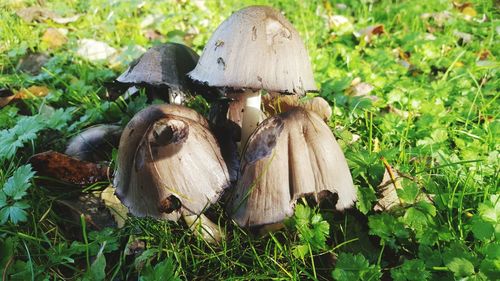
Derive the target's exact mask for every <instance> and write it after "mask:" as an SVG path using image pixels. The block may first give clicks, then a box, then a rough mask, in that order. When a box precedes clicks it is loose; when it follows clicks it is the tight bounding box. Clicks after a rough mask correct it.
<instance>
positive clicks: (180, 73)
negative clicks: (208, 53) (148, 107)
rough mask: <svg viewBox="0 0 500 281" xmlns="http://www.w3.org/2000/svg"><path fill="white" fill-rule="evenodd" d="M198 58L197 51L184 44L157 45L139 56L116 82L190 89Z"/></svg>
mask: <svg viewBox="0 0 500 281" xmlns="http://www.w3.org/2000/svg"><path fill="white" fill-rule="evenodd" d="M198 58H199V56H198V54H196V53H195V51H193V50H192V49H191V48H189V47H187V46H184V45H182V44H177V43H166V44H161V45H157V46H154V47H152V48H150V49H149V50H147V51H146V53H144V54H143V55H142V56H141V57H139V58H138V59H136V60H135V61H134V62H133V63H132V64H131V65H130V67H129V68H128V69H127V70H126V71H125V72H124V73H123V74H122V75H120V76H119V77H118V78H117V79H116V81H118V82H120V83H124V84H130V85H140V86H155V87H169V88H172V89H173V90H179V91H189V90H190V88H191V82H190V81H189V78H188V77H187V73H188V72H189V71H191V70H193V69H194V67H195V66H196V62H197V61H198Z"/></svg>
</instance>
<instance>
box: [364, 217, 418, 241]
mask: <svg viewBox="0 0 500 281" xmlns="http://www.w3.org/2000/svg"><path fill="white" fill-rule="evenodd" d="M368 226H369V227H370V234H372V235H377V236H379V237H380V238H382V241H384V242H386V243H387V244H388V245H389V246H390V247H391V248H396V238H408V237H409V235H410V234H409V232H408V230H407V229H406V228H405V226H404V224H403V223H401V222H399V221H398V220H396V218H394V217H393V216H391V215H389V214H386V213H383V214H378V215H373V216H370V217H368Z"/></svg>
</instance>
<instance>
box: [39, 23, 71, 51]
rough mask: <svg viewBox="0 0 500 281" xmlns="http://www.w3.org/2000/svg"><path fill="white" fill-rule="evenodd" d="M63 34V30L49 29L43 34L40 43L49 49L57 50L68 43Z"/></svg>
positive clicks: (65, 31) (64, 31)
mask: <svg viewBox="0 0 500 281" xmlns="http://www.w3.org/2000/svg"><path fill="white" fill-rule="evenodd" d="M65 33H67V30H65V29H60V28H53V27H49V28H48V29H47V30H46V31H45V32H44V33H43V36H42V42H43V43H45V44H47V46H48V47H49V48H50V49H57V48H59V47H61V46H62V45H64V44H65V43H66V42H67V41H68V38H66V35H65Z"/></svg>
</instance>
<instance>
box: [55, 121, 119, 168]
mask: <svg viewBox="0 0 500 281" xmlns="http://www.w3.org/2000/svg"><path fill="white" fill-rule="evenodd" d="M121 133H122V128H121V127H120V126H116V125H107V124H102V125H96V126H92V127H89V128H87V129H85V130H83V131H82V132H81V133H79V134H78V135H76V136H74V137H73V138H72V139H71V140H70V142H69V144H68V147H67V148H66V151H65V152H64V153H65V154H67V155H69V156H72V157H75V158H76V159H79V160H82V161H90V162H99V161H109V160H111V151H112V150H113V148H115V147H118V144H119V142H120V136H121Z"/></svg>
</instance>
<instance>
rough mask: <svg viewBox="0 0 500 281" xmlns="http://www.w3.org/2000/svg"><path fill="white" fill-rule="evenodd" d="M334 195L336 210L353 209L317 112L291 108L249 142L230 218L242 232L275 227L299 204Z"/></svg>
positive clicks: (346, 179) (347, 178)
mask: <svg viewBox="0 0 500 281" xmlns="http://www.w3.org/2000/svg"><path fill="white" fill-rule="evenodd" d="M333 194H337V196H338V200H337V202H336V205H335V207H336V209H337V210H343V209H346V208H349V207H350V206H352V205H353V203H354V201H355V200H356V189H355V188H354V184H353V182H352V177H351V174H350V172H349V168H348V166H347V162H346V160H345V158H344V155H343V153H342V151H341V149H340V147H339V145H338V144H337V142H336V140H335V137H334V136H333V134H332V132H331V130H330V128H329V127H328V126H327V125H326V124H325V122H323V120H322V119H321V117H320V116H319V115H318V114H316V113H315V112H312V111H309V110H306V109H304V108H301V107H295V108H293V109H290V110H289V111H287V112H284V113H281V114H278V115H275V116H272V117H270V118H268V119H266V120H264V121H263V122H262V123H261V124H260V125H259V126H258V128H257V129H256V131H255V132H254V133H253V134H252V135H251V136H250V138H249V140H248V144H247V147H246V150H245V152H244V154H243V157H242V163H241V177H240V179H239V180H238V183H237V185H236V188H235V191H234V194H233V196H232V199H231V202H230V203H229V206H230V213H231V216H232V217H233V219H234V220H235V221H236V223H238V224H239V225H240V226H242V227H259V226H268V225H275V224H278V223H280V222H282V221H283V220H284V219H285V218H286V217H288V216H291V215H292V214H293V209H294V205H295V203H296V201H297V199H299V198H301V197H304V196H312V197H313V198H314V199H315V200H316V202H318V203H320V202H321V201H322V200H324V199H327V198H332V195H333Z"/></svg>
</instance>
